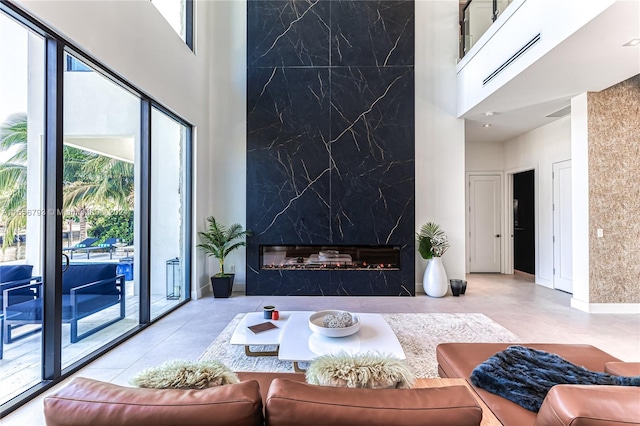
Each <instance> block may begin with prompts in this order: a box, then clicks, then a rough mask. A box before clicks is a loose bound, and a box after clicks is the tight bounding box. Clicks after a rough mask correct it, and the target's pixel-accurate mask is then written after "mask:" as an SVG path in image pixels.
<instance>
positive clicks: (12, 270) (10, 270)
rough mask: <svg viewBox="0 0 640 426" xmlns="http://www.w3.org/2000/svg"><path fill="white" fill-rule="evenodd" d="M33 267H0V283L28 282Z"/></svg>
mask: <svg viewBox="0 0 640 426" xmlns="http://www.w3.org/2000/svg"><path fill="white" fill-rule="evenodd" d="M32 272H33V265H4V266H0V283H6V282H9V281H18V280H28V279H29V278H31V273H32Z"/></svg>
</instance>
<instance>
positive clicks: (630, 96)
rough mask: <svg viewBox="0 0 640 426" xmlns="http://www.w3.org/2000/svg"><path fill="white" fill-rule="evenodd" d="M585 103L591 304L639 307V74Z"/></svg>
mask: <svg viewBox="0 0 640 426" xmlns="http://www.w3.org/2000/svg"><path fill="white" fill-rule="evenodd" d="M587 104H588V132H589V136H588V138H589V225H590V226H589V242H590V244H589V245H590V250H589V251H590V253H589V259H590V271H589V275H590V277H589V281H590V288H589V301H590V302H591V303H640V75H636V76H635V77H633V78H631V79H629V80H626V81H624V82H622V83H619V84H617V85H615V86H613V87H610V88H608V89H606V90H603V91H601V92H597V93H588V94H587ZM597 228H601V229H603V231H604V236H603V237H602V238H597V236H596V229H597Z"/></svg>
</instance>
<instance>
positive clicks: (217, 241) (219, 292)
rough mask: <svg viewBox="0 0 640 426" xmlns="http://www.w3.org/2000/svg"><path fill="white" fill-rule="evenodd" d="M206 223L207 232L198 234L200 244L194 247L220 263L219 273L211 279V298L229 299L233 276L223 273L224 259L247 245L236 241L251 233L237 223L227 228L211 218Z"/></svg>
mask: <svg viewBox="0 0 640 426" xmlns="http://www.w3.org/2000/svg"><path fill="white" fill-rule="evenodd" d="M207 223H208V227H207V230H206V231H203V232H198V236H200V241H201V242H200V244H198V245H197V246H196V247H198V248H199V249H200V250H202V251H203V252H204V253H205V254H206V255H207V256H213V257H215V258H216V259H218V261H219V262H220V272H218V273H217V274H215V275H213V276H212V277H211V286H212V287H213V297H229V296H231V291H232V289H233V277H234V274H226V273H225V272H224V259H225V257H227V255H228V254H229V253H231V252H232V251H234V250H237V249H239V248H240V247H243V246H245V245H246V244H247V243H246V242H245V241H244V240H242V241H238V240H240V239H242V238H244V237H245V236H250V235H251V231H250V230H248V229H247V230H246V231H245V230H243V229H242V225H240V224H239V223H234V224H233V225H231V226H229V227H228V228H227V227H226V226H224V225H222V224H221V223H219V222H218V221H216V218H215V217H213V216H210V217H208V218H207Z"/></svg>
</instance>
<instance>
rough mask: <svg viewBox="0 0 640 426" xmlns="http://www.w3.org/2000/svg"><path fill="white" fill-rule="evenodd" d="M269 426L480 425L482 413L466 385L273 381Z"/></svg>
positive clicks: (268, 415)
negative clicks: (377, 386) (354, 385)
mask: <svg viewBox="0 0 640 426" xmlns="http://www.w3.org/2000/svg"><path fill="white" fill-rule="evenodd" d="M265 418H266V423H267V424H268V425H269V426H298V425H305V426H326V425H350V426H376V425H379V426H388V425H403V426H412V425H423V426H424V425H426V426H428V425H438V426H441V425H448V424H451V425H458V426H465V425H479V424H480V421H481V419H482V409H481V408H480V406H479V405H478V403H477V402H476V400H475V399H474V397H473V395H472V394H471V392H470V391H469V390H468V389H467V388H466V387H465V386H449V387H441V388H416V389H363V388H342V387H329V386H317V385H310V384H306V383H300V382H295V381H291V380H287V379H274V380H273V382H272V383H271V387H270V388H269V393H268V395H267V403H266V408H265Z"/></svg>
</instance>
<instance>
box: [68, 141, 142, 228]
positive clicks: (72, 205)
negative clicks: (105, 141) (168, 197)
mask: <svg viewBox="0 0 640 426" xmlns="http://www.w3.org/2000/svg"><path fill="white" fill-rule="evenodd" d="M67 148H68V149H67V151H66V152H65V173H64V174H65V179H64V180H65V185H64V204H63V207H64V209H65V210H74V211H75V213H76V214H77V216H78V218H79V220H80V238H81V239H83V238H86V237H87V229H86V218H87V215H88V214H89V212H90V211H91V209H92V208H93V207H96V206H101V207H104V206H110V207H113V208H116V209H122V210H132V209H133V200H134V199H133V194H134V168H133V164H131V163H127V162H124V161H120V160H116V159H113V158H110V157H105V156H103V155H99V154H95V153H91V152H87V151H83V150H80V149H77V148H72V147H67Z"/></svg>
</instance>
